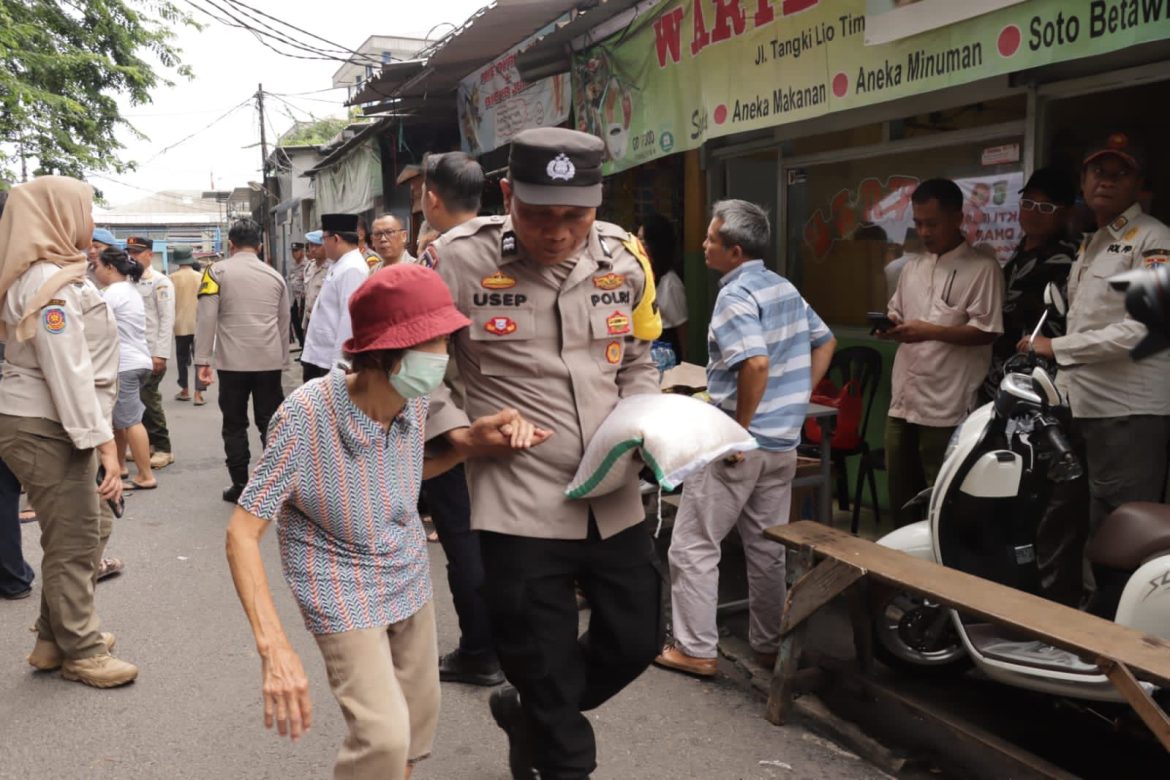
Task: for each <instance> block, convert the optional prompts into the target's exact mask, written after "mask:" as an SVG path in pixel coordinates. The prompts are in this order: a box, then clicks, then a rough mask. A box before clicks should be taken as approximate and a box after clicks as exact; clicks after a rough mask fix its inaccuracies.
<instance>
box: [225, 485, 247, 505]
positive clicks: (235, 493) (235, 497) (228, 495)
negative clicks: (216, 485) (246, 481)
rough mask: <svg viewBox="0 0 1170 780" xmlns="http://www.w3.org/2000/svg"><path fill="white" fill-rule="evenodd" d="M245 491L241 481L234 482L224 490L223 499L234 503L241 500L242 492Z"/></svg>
mask: <svg viewBox="0 0 1170 780" xmlns="http://www.w3.org/2000/svg"><path fill="white" fill-rule="evenodd" d="M243 492H244V485H241V484H240V483H239V482H234V483H232V486H231V487H230V488H228V489H227V490H225V491H223V500H224V501H226V502H228V503H229V504H234V503H236V502H237V501H239V500H240V494H242V493H243Z"/></svg>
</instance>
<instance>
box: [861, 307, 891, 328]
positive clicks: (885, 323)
mask: <svg viewBox="0 0 1170 780" xmlns="http://www.w3.org/2000/svg"><path fill="white" fill-rule="evenodd" d="M865 318H866V319H867V320H869V327H870V331H869V332H870V333H884V332H886V331H887V330H890V329H891V328H893V327H895V323H894V321H893V320H891V319H890V318H889V317H887V316H886V315H885V314H884V313H883V312H880V311H867V312H866V313H865Z"/></svg>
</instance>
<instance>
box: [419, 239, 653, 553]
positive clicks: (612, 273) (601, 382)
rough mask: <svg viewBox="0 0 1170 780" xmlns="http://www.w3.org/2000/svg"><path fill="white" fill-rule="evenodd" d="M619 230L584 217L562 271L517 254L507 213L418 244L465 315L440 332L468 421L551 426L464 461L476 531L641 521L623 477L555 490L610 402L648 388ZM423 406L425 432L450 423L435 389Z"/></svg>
mask: <svg viewBox="0 0 1170 780" xmlns="http://www.w3.org/2000/svg"><path fill="white" fill-rule="evenodd" d="M628 237H629V234H628V233H627V232H626V231H625V230H622V229H620V228H618V227H616V226H614V225H610V224H607V223H602V222H598V223H596V225H595V227H594V229H593V230H592V231H590V234H589V239H588V241H587V243H586V244H585V246H584V247H583V248H582V250H581V251H580V252H579V253H578V254H577V255H576V257H575V258H574V262H575V266H574V267H573V268H572V270H571V271H569V272H568V276H567V278H565V276H564V274H562V275H561V277H560V278H558V277H557V275H556V274H555V273H554V272H553V271H551V270H549V269H547V268H542V267H541V266H540V265H539V264H537V263H536V262H534V261H533V260H530V259H529V258H527V257H526V256H525V254H524V251H523V248H522V247H520V246H519V242H518V241H517V240H516V238H515V235H514V234H513V233H512V231H511V220H510V218H504V217H484V218H478V219H474V220H471V221H470V222H467V223H465V224H463V225H460V226H459V227H456V228H453V229H452V230H450V231H448V232H447V233H446V234H445V235H444V236H443V237H442V238H440V239H439V240H438V241H437V242H436V243H434V244H432V245H431V246H430V247H428V248H427V251H426V253H425V257H424V258H423V262H427V261H429V262H430V263H431V264H432V266H433V267H434V268H435V269H436V270H437V271H438V273H439V275H440V276H442V277H443V280H444V281H445V282H446V283H447V285H448V287H450V289H451V294H452V296H453V297H454V299H455V305H456V306H457V307H458V308H459V310H460V311H462V312H463V313H464V314H465V315H467V317H468V318H469V319H470V320H471V326H470V327H468V328H465V329H463V330H461V331H460V332H459V333H457V334H456V335H455V336H454V337H453V339H452V351H453V354H454V358H455V360H456V361H457V363H458V367H459V373H460V374H461V375H462V377H463V379H464V380H465V382H466V400H465V405H464V410H465V411H466V414H467V415H468V416H469V417H471V418H472V419H475V418H478V417H481V416H483V415H486V414H493V413H495V412H497V411H499V410H500V409H501V408H502V407H513V408H515V409H518V410H519V411H520V413H521V414H523V415H524V416H525V417H526V418H527V419H528V420H531V421H532V422H534V423H536V424H537V425H539V426H540V427H543V428H547V429H550V430H552V431H554V434H553V436H552V437H551V438H550V439H549V440H548V441H546V442H545V443H544V444H541V445H540V446H539V447H536V448H534V449H532V450H528V451H521V452H517V453H515V454H513V455H511V456H509V457H505V458H500V459H482V460H480V459H477V460H471V461H469V462H468V465H467V474H468V485H469V488H470V492H471V496H472V502H471V512H472V514H471V525H472V527H473V528H475V529H476V530H480V531H494V532H498V533H506V534H514V535H518V536H527V537H536V538H544V539H584V538H585V537H586V535H587V533H588V521H589V515H590V513H591V512H592V514H593V516H594V518H595V519H596V522H597V526H598V530H599V531H600V533H601V536H602V537H604V538H608V537H610V536H613V535H614V534H616V533H618V532H619V531H622V530H624V529H626V528H629V527H630V526H632V525H634V524H636V523H638V522H641V521H642V519H643V518H644V512H643V509H642V499H641V496H640V495H639V491H638V478H637V475H636V474H634V473H631V474H630V475H629V478H628V479H627V481H626V483H625V484H624V485H623V486H622V487H621V488H620V489H619V490H617V491H615V492H613V493H610V494H609V495H606V496H601V497H600V498H596V499H593V500H589V501H571V500H569V499H567V498H566V497H565V494H564V491H565V487H566V486H567V485H568V484H569V482H570V481H571V480H572V478H573V475H574V474H575V473H576V471H577V467H578V466H579V465H580V463H581V458H582V456H583V454H584V452H585V446H586V445H587V444H588V443H589V440H590V439H591V438H592V436H593V434H594V432H595V431H596V430H597V428H598V426H600V425H601V423H602V421H604V420H605V418H606V417H607V416H608V415H609V413H610V412H611V411H612V410H613V408H614V406H615V405H617V402H618V401H619V400H620V399H621V398H624V397H626V396H630V395H635V394H639V393H657V392H658V371H657V369H656V368H655V366H654V364H653V363H652V362H651V361H650V342H648V341H643V340H641V339H638V338H635V337H634V335H633V327H632V324H631V323H632V322H633V321H634V308H635V307H636V306H638V304H639V303H641V302H642V298H643V293H644V291H647V283H646V276H645V274H644V272H643V270H642V266H641V265H640V263H639V261H638V260H637V259H636V258H635V256H634V255H633V254H631V252H630V251H628V250H627V249H626V248H624V247H623V246H622V241H624V240H626V239H628ZM562 279H563V281H561V280H562ZM652 290H653V287H652V283H651V286H650V287H649V294H651V295H652V294H653V293H652ZM651 303H652V302H651ZM659 330H660V328H659ZM650 337H651V338H653V337H654V336H653V335H651V336H650ZM431 404H432V412H431V417H430V419H428V422H427V436H428V438H433V437H434V436H435V435H437V434H438V433H441V432H442V431H444V430H448V429H450V428H452V427H456V424H457V422H458V421H457V420H455V419H452V417H451V415H450V412H451V411H452V410H451V409H450V408H449V406H450V395H449V391H447V390H446V388H441V389H440V391H439V392H438V393H436V394H435V395H433V396H432V398H431ZM462 424H463V425H466V424H467V423H466V418H464V420H463V422H462Z"/></svg>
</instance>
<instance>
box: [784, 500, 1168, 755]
mask: <svg viewBox="0 0 1170 780" xmlns="http://www.w3.org/2000/svg"><path fill="white" fill-rule="evenodd" d="M764 535H765V536H766V537H768V538H769V539H772V540H774V541H777V542H779V543H781V544H783V545H785V546H787V547H790V548H793V549H794V550H796V551H797V555H796V556H795V558H796V561H795V565H794V566H793V569H792V574H793V583H794V584H793V586H792V588H791V589H789V591H788V600H787V603H786V604H785V607H784V617H783V620H782V622H781V625H780V633H781V637H782V639H781V644H780V653H779V656H778V658H777V660H776V668H775V670H774V674H773V676H772V686H771V691H770V694H769V696H768V720H770V721H771V722H772V723H776V724H781V723H784V722H785V720H786V719H787V717H788V715H789V712H790V709H791V706H792V699H793V695H794V693H795V686H796V681H797V665H798V663H799V660H800V652H801V642H802V638H803V636H802V635H803V633H804V627H805V619H806V618H808V617H809V616H810V615H812V614H813V613H814V612H816V611H817V610H818V609H820V608H821V607H822V606H824V605H825V604H827V603H828V602H829V601H831V600H832V599H833V598H835V597H836V596H838V595H840V594H841V593H844V592H846V591H848V594H847V595H848V596H849V603H850V614H851V617H852V619H853V632H854V644H855V646H856V648H857V657H858V661H859V663H860V664H861V667H862V670H863V671H866V672H868V671H869V669H870V667H871V665H872V653H871V651H872V646H871V644H870V643H871V637H872V630H871V622H870V612H869V604H868V598H867V592H866V589H867V588H868V587H871V586H872V587H879V588H880V587H884V588H895V589H898V590H902V591H909V592H911V593H916V594H919V595H922V596H926V597H928V598H930V599H931V600H932V601H935V602H937V603H939V604H943V605H945V606H948V607H951V608H953V609H956V610H958V611H960V612H962V613H963V614H965V615H971V616H974V617H979V618H982V619H984V620H987V621H989V622H992V623H995V624H997V625H1000V626H1004V627H1006V628H1010V629H1012V630H1013V631H1014V632H1018V633H1022V634H1026V635H1028V636H1030V637H1032V638H1035V639H1038V640H1040V641H1043V642H1048V643H1049V644H1052V645H1055V646H1056V647H1060V648H1063V649H1065V650H1068V651H1070V652H1073V653H1076V654H1077V655H1079V656H1082V657H1084V658H1087V659H1093V660H1094V662H1095V663H1096V665H1097V666H1098V667H1099V668H1100V670H1101V673H1102V674H1104V675H1105V676H1106V677H1108V678H1109V680H1110V682H1112V683H1113V685H1114V687H1115V688H1116V689H1117V691H1118V692H1119V693H1120V694H1121V695H1122V696H1123V697H1124V698H1125V700H1126V701H1127V702H1129V704H1130V706H1131V707H1133V709H1134V711H1135V712H1136V713H1137V714H1138V716H1140V717H1141V719H1142V721H1143V722H1145V724H1146V726H1147V727H1148V728H1149V729H1150V731H1151V732H1153V734H1154V736H1155V737H1156V738H1157V739H1158V741H1159V742H1161V744H1162V746H1163V747H1164V748H1165V749H1166V750H1167V751H1170V717H1167V715H1166V713H1165V712H1163V711H1162V709H1161V708H1160V707H1159V706H1158V705H1157V703H1155V702H1154V700H1153V699H1152V698H1150V695H1149V694H1148V693H1147V692H1146V690H1145V688H1143V687H1142V686H1141V685H1139V684H1138V682H1137V679H1135V678H1141V679H1144V680H1147V681H1149V682H1152V683H1154V684H1156V685H1158V686H1160V687H1170V642H1167V641H1166V640H1164V639H1160V638H1158V637H1154V636H1150V635H1148V634H1144V633H1142V632H1140V631H1135V630H1134V629H1132V628H1127V627H1125V626H1122V625H1119V624H1117V623H1112V622H1110V621H1108V620H1102V619H1101V618H1098V617H1096V616H1093V615H1089V614H1087V613H1084V612H1079V611H1077V610H1075V609H1072V608H1070V607H1066V606H1063V605H1060V604H1057V603H1055V602H1051V601H1046V600H1045V599H1042V598H1039V597H1038V596H1033V595H1031V594H1028V593H1024V592H1023V591H1019V590H1015V589H1014V588H1008V587H1005V586H1003V585H999V584H997V583H994V582H990V581H988V580H984V579H981V578H979V577H975V576H972V575H970V574H965V573H963V572H961V571H956V570H954V569H948V568H946V567H944V566H940V565H938V564H936V563H932V562H930V561H924V560H921V559H918V558H914V557H913V556H910V555H907V554H906V553H903V552H900V551H898V550H892V549H890V548H888V547H882V546H881V545H877V544H874V543H873V542H869V541H866V540H864V539H859V538H857V537H855V536H852V535H851V534H848V533H845V532H843V531H838V530H836V529H834V528H830V527H828V526H825V525H822V524H820V523H815V522H811V521H807V520H802V521H800V522H797V523H792V524H790V525H780V526H776V527H774V528H769V529H768V530H766V531H765V532H764ZM817 559H822V560H821V561H820V563H816V560H817Z"/></svg>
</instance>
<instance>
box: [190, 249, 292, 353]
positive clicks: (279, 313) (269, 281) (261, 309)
mask: <svg viewBox="0 0 1170 780" xmlns="http://www.w3.org/2000/svg"><path fill="white" fill-rule="evenodd" d="M289 317H290V314H289V303H288V286H287V285H286V284H285V283H284V278H283V277H282V276H281V275H280V274H278V273H277V272H276V271H275V270H273V269H272V267H270V266H269V265H268V264H267V263H264V262H262V261H261V260H260V258H258V257H256V255H254V254H252V253H251V252H237V253H236V254H234V255H232V256H231V257H229V258H228V259H227V260H220V261H219V262H218V263H216V264H214V265H211V266H208V268H207V270H205V271H204V272H203V283H202V284H201V285H200V287H199V306H198V309H197V318H196V319H197V322H196V329H195V365H197V366H210V365H214V366H215V368H217V369H222V370H224V371H280V370H281V369H283V368H284V366H285V364H286V363H288V326H289ZM213 354H214V357H215V362H214V364H213V363H212V356H213Z"/></svg>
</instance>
